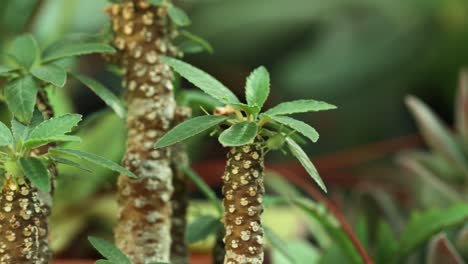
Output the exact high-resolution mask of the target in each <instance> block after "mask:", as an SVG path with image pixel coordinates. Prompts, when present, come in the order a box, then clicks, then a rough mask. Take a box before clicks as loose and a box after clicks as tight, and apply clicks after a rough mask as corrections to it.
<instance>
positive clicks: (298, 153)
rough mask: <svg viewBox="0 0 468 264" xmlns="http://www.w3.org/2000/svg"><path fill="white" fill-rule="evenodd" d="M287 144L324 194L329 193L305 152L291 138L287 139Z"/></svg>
mask: <svg viewBox="0 0 468 264" xmlns="http://www.w3.org/2000/svg"><path fill="white" fill-rule="evenodd" d="M286 143H288V147H289V150H290V151H291V153H292V154H293V155H294V156H295V157H296V158H297V159H298V160H299V162H300V163H301V164H302V166H303V167H304V168H305V170H306V171H307V172H308V173H309V175H310V176H311V177H312V179H314V181H315V182H316V183H317V184H318V186H319V187H320V188H321V189H322V190H323V191H324V192H327V187H326V186H325V184H324V183H323V180H322V178H320V175H319V173H318V172H317V169H316V168H315V166H314V164H312V162H311V161H310V159H309V157H308V156H307V154H306V153H305V152H304V150H302V148H301V147H300V146H299V145H298V144H297V143H296V142H295V141H294V140H293V139H292V138H290V137H287V138H286Z"/></svg>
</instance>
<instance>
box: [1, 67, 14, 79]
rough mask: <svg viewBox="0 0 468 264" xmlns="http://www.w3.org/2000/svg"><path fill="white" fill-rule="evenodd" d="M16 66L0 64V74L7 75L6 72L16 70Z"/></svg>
mask: <svg viewBox="0 0 468 264" xmlns="http://www.w3.org/2000/svg"><path fill="white" fill-rule="evenodd" d="M16 69H17V68H15V67H12V66H9V65H0V76H2V75H8V73H10V72H12V71H14V70H16Z"/></svg>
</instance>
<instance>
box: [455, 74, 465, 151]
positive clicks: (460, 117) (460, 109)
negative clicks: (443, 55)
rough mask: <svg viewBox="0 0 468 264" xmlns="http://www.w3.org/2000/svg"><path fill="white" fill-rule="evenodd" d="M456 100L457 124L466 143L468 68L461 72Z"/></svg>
mask: <svg viewBox="0 0 468 264" xmlns="http://www.w3.org/2000/svg"><path fill="white" fill-rule="evenodd" d="M456 100H457V105H456V108H455V118H456V120H455V126H456V128H457V130H458V132H459V133H460V135H462V138H463V140H464V141H465V143H468V69H464V70H462V71H461V73H460V81H459V87H458V95H457V99H456Z"/></svg>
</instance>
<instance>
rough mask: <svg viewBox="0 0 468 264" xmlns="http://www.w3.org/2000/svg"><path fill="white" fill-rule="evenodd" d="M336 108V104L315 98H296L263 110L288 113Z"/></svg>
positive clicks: (277, 113) (272, 113) (279, 113)
mask: <svg viewBox="0 0 468 264" xmlns="http://www.w3.org/2000/svg"><path fill="white" fill-rule="evenodd" d="M332 109H336V106H334V105H332V104H329V103H325V102H321V101H315V100H296V101H291V102H285V103H281V104H279V105H277V106H275V107H273V108H270V109H269V110H268V111H266V112H265V114H267V115H290V114H297V113H306V112H318V111H326V110H332Z"/></svg>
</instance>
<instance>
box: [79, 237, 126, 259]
mask: <svg viewBox="0 0 468 264" xmlns="http://www.w3.org/2000/svg"><path fill="white" fill-rule="evenodd" d="M88 240H89V242H90V243H91V245H93V247H94V248H95V249H96V250H97V251H98V252H99V253H100V254H101V255H102V256H103V257H105V258H107V259H108V260H110V261H112V262H113V263H116V264H117V263H118V264H131V262H130V260H129V259H128V257H127V256H125V254H124V253H122V251H120V250H119V249H118V248H117V247H116V246H114V245H113V244H112V243H110V242H107V241H105V240H103V239H100V238H97V237H92V236H90V237H88Z"/></svg>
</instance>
